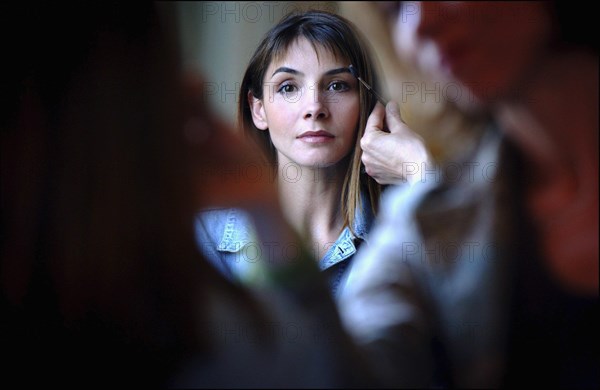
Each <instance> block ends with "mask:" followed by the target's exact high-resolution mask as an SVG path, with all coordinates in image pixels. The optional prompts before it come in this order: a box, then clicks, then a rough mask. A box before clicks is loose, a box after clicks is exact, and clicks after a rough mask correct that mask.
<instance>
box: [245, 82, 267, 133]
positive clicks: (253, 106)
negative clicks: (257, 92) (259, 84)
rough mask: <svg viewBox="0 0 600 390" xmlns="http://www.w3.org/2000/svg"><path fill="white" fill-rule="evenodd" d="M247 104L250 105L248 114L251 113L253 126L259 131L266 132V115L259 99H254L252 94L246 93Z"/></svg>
mask: <svg viewBox="0 0 600 390" xmlns="http://www.w3.org/2000/svg"><path fill="white" fill-rule="evenodd" d="M248 104H250V112H252V121H253V122H254V126H256V127H257V128H259V129H260V130H267V129H268V128H269V125H268V123H267V115H266V114H265V106H264V105H263V102H262V100H261V99H257V98H256V97H254V95H253V94H252V92H250V91H248Z"/></svg>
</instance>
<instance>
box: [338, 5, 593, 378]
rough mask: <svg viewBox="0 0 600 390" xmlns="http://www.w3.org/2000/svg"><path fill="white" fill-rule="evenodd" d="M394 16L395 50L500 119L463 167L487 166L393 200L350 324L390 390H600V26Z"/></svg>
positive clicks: (358, 267) (401, 12) (449, 14)
mask: <svg viewBox="0 0 600 390" xmlns="http://www.w3.org/2000/svg"><path fill="white" fill-rule="evenodd" d="M390 5H392V9H393V10H394V13H393V14H394V15H395V17H393V18H392V30H391V31H392V37H393V40H394V43H395V47H396V51H397V54H398V55H399V56H402V57H404V58H412V59H413V62H414V64H415V65H416V66H418V67H419V68H420V69H421V70H422V71H423V72H424V73H426V74H429V75H430V77H432V78H433V80H436V81H438V82H440V83H460V84H459V85H460V86H461V91H462V92H463V95H462V96H464V97H465V98H464V99H462V100H459V101H457V103H458V104H459V105H460V107H461V108H462V109H463V110H465V111H468V112H483V113H485V114H487V115H489V116H490V121H489V123H488V126H487V128H486V130H485V131H484V132H483V133H482V137H481V138H480V140H479V141H478V142H477V147H476V149H474V151H472V152H470V154H469V155H468V160H467V161H470V163H471V165H472V166H488V167H492V169H491V170H490V171H488V173H487V174H486V175H480V174H476V175H470V174H465V173H468V172H462V173H463V175H462V176H459V177H457V176H454V177H452V175H448V172H440V174H439V175H437V176H434V179H432V180H424V182H423V183H422V185H418V186H415V187H413V188H411V189H409V190H405V189H398V190H396V191H395V192H394V193H390V194H389V197H387V198H386V199H385V200H384V203H383V205H382V212H381V214H380V215H382V218H381V220H380V221H379V222H378V223H376V226H375V228H374V231H373V234H372V235H371V237H372V238H371V245H369V247H368V248H365V249H364V250H361V251H360V252H359V253H358V255H357V259H356V261H355V267H353V269H352V271H351V273H350V275H349V280H348V282H347V284H346V286H347V289H346V290H344V292H343V294H342V298H341V303H340V307H341V310H342V314H343V317H344V319H345V322H346V324H347V326H348V328H349V329H350V330H351V331H352V332H353V333H354V335H355V337H356V339H357V340H359V342H361V343H363V344H365V345H366V346H367V348H368V349H369V350H370V351H371V353H372V354H373V356H374V357H375V359H377V360H378V361H379V362H380V363H381V364H380V365H379V368H380V373H381V374H382V375H383V376H384V377H386V378H387V380H388V381H389V382H388V383H389V384H390V385H391V386H418V387H427V386H442V387H498V386H509V387H510V386H514V385H525V386H528V385H530V386H559V387H576V388H579V387H583V388H597V387H598V385H599V378H598V363H600V362H599V356H598V345H597V341H596V337H595V332H596V330H595V329H597V327H598V238H597V237H598V52H597V46H596V44H595V43H594V44H591V42H592V41H591V38H590V36H589V35H586V32H590V27H591V26H593V25H594V24H593V22H592V21H591V20H589V18H586V16H587V15H584V14H583V13H581V9H577V8H571V9H567V8H568V7H566V6H565V7H563V6H561V5H560V4H558V3H554V2H517V3H500V4H499V3H495V2H494V3H492V2H489V3H488V2H447V3H445V2H441V3H438V2H424V3H415V2H401V3H397V5H396V6H395V7H394V6H393V4H392V3H386V4H385V7H388V8H386V12H388V13H390V8H389V6H390ZM566 15H571V16H576V17H577V18H578V19H579V21H578V22H577V25H575V24H570V23H568V22H572V21H570V20H569V19H568V18H567V17H566ZM578 19H574V20H578ZM581 19H582V20H581ZM578 26H579V29H578ZM385 120H389V121H394V120H395V117H394V116H386V118H385ZM380 151H381V152H382V153H385V150H384V149H380ZM380 158H381V159H385V158H386V156H385V155H382V156H380ZM475 173H484V172H479V171H475ZM397 237H402V239H401V240H398V239H397ZM534 362H535V363H534Z"/></svg>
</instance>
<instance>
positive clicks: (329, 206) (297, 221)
mask: <svg viewBox="0 0 600 390" xmlns="http://www.w3.org/2000/svg"><path fill="white" fill-rule="evenodd" d="M292 171H293V172H292ZM345 171H346V170H345V168H343V167H339V166H336V167H330V168H318V169H311V168H306V167H300V166H297V165H294V166H293V168H292V165H290V164H287V165H282V166H280V167H279V176H278V189H279V199H280V203H281V207H282V210H283V214H284V217H285V218H286V220H287V222H288V223H289V224H290V225H291V226H292V227H293V228H294V229H295V230H296V232H297V233H298V234H300V236H301V237H303V238H304V239H305V240H306V242H307V243H308V245H311V246H312V247H311V249H312V250H313V251H314V253H315V256H316V258H317V260H318V259H321V258H322V257H323V255H324V254H325V252H326V251H327V249H329V246H331V244H333V243H334V242H335V241H336V240H337V238H338V236H339V233H340V231H341V229H342V226H343V221H344V218H343V215H342V213H341V209H342V207H341V195H342V187H343V181H344V175H345Z"/></svg>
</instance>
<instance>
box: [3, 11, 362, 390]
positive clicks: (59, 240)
mask: <svg viewBox="0 0 600 390" xmlns="http://www.w3.org/2000/svg"><path fill="white" fill-rule="evenodd" d="M2 7H3V8H2V13H1V14H2V16H3V17H4V18H8V19H10V22H11V23H8V21H6V20H3V22H4V23H2V26H3V28H5V26H8V25H10V26H14V25H15V23H16V25H18V26H20V27H22V29H21V30H19V33H20V34H22V35H20V36H19V37H17V38H18V39H10V40H9V41H8V42H6V45H3V46H4V47H6V48H8V55H7V58H10V61H8V65H9V66H10V68H9V71H7V72H5V73H3V75H2V85H3V88H2V91H1V92H0V93H1V94H2V102H3V106H2V115H1V118H0V120H1V126H2V133H1V141H2V142H1V154H0V158H1V162H2V164H1V170H2V171H1V172H2V176H1V180H2V182H1V188H0V190H1V199H2V204H1V225H0V229H1V231H2V238H1V246H0V256H1V257H0V277H1V279H0V310H1V312H2V325H1V326H2V327H1V332H2V336H1V341H0V350H1V351H2V355H3V380H4V381H5V382H6V383H10V384H14V383H18V384H21V385H25V386H27V385H40V384H44V385H66V386H84V387H85V386H90V385H92V386H115V385H126V386H127V385H134V386H135V385H138V386H142V387H171V386H172V387H195V388H197V387H215V386H216V387H246V386H247V387H287V386H291V387H337V386H340V387H344V386H349V385H351V384H354V385H358V386H362V385H368V383H369V382H366V381H365V380H366V379H365V378H368V376H367V375H366V374H365V371H364V369H363V367H364V365H363V364H362V362H361V360H360V357H359V356H357V355H356V354H355V352H354V348H353V346H352V344H350V343H349V342H348V340H347V338H346V337H345V335H344V333H343V332H342V331H341V329H340V324H339V321H338V318H337V317H336V316H335V311H334V306H333V302H332V301H331V300H329V299H327V286H326V284H325V283H324V281H323V280H322V279H321V278H320V276H321V274H320V273H319V272H318V269H317V268H316V266H314V264H313V263H312V262H311V261H310V260H308V259H309V256H308V255H305V256H303V258H304V259H306V261H298V262H295V263H294V264H293V266H292V267H290V266H289V265H288V264H281V263H277V262H276V261H275V262H273V263H272V264H271V266H272V267H271V268H269V271H270V272H269V273H268V278H267V280H266V282H265V283H264V284H263V285H262V289H258V290H257V291H255V292H252V293H251V292H249V291H246V290H243V289H241V288H240V287H238V286H234V285H232V284H230V283H229V282H228V281H226V280H225V279H224V278H222V277H221V276H220V275H219V274H218V273H217V272H216V271H215V270H214V269H213V267H211V266H210V265H209V264H208V263H207V262H206V260H205V259H204V258H203V257H202V256H201V255H200V254H199V253H198V251H197V248H196V246H195V242H194V235H193V218H194V213H195V211H196V210H197V209H198V208H199V207H202V206H204V205H205V204H208V203H212V201H214V199H220V200H222V201H224V202H227V203H229V204H232V205H240V204H244V202H250V203H252V204H254V205H255V206H256V207H255V208H256V209H261V208H263V209H265V210H271V211H270V213H269V214H267V216H266V218H271V221H272V222H273V227H272V228H273V229H274V230H275V231H276V232H277V234H276V235H274V236H273V237H274V239H279V240H288V241H292V240H294V239H295V236H294V235H293V233H292V232H291V229H289V228H286V225H285V224H283V218H282V217H281V216H280V215H279V214H278V208H277V207H274V204H273V200H275V201H276V199H277V198H276V194H275V193H274V192H273V191H272V190H273V188H272V187H269V186H266V185H265V184H264V183H256V182H254V183H252V182H249V183H239V185H240V186H243V190H244V191H245V192H246V193H247V194H248V197H247V198H245V199H244V198H243V197H240V196H233V195H231V186H233V183H231V182H222V181H219V177H217V176H211V175H206V176H200V175H199V174H198V172H200V171H201V169H202V168H203V167H204V166H205V165H206V164H208V163H213V162H214V161H215V160H216V159H219V160H218V161H220V162H221V164H223V165H227V164H233V163H237V162H239V161H245V162H249V161H254V160H253V158H254V157H253V155H252V153H247V152H246V151H245V149H244V147H243V146H242V145H241V144H240V143H239V142H237V141H236V140H235V139H234V138H233V137H232V138H227V137H226V134H229V133H230V132H228V131H227V130H226V129H224V128H223V126H222V125H221V124H220V123H219V121H217V120H215V118H213V117H212V115H211V114H210V112H207V111H206V110H205V109H204V108H203V106H202V105H199V104H196V103H195V102H194V100H192V99H198V97H199V96H201V94H200V95H198V93H199V92H201V88H202V80H201V79H192V78H187V79H186V81H185V83H186V85H184V83H183V77H182V76H183V75H182V73H181V68H180V64H179V61H178V59H179V54H178V52H177V41H176V40H175V38H174V37H175V35H174V31H175V26H174V24H173V23H174V18H173V13H172V7H171V6H170V5H168V4H165V3H146V4H135V5H124V4H112V3H111V4H103V5H100V4H95V3H94V4H87V3H86V4H82V5H74V4H69V5H68V6H66V5H65V6H62V5H60V4H58V5H57V4H51V5H49V4H36V5H30V4H25V5H11V6H8V7H7V6H2ZM73 15H74V16H73ZM57 26H60V28H57ZM2 36H3V37H10V38H15V37H14V36H11V35H9V34H8V32H6V31H3V34H2ZM224 137H226V138H224ZM216 150H218V152H217V151H216ZM229 150H231V152H228V151H229ZM229 153H235V156H236V157H235V158H233V157H232V154H229ZM236 188H237V189H238V191H239V187H236ZM191 189H195V191H194V190H191ZM237 194H239V192H237ZM257 200H261V201H263V202H265V204H266V205H268V207H266V206H261V205H260V204H257ZM275 206H276V204H275ZM280 223H281V224H280Z"/></svg>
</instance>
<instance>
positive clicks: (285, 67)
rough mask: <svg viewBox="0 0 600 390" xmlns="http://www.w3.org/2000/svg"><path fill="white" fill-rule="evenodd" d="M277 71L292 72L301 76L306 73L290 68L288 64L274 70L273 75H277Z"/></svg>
mask: <svg viewBox="0 0 600 390" xmlns="http://www.w3.org/2000/svg"><path fill="white" fill-rule="evenodd" d="M277 73H291V74H294V75H301V76H303V75H304V73H302V72H300V71H297V70H296V69H292V68H288V67H287V66H281V67H279V68H277V69H276V70H275V72H273V74H272V75H271V77H273V76H275V75H276V74H277Z"/></svg>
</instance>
